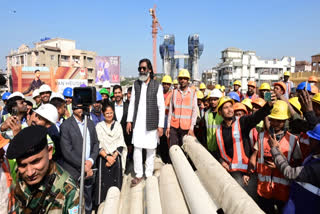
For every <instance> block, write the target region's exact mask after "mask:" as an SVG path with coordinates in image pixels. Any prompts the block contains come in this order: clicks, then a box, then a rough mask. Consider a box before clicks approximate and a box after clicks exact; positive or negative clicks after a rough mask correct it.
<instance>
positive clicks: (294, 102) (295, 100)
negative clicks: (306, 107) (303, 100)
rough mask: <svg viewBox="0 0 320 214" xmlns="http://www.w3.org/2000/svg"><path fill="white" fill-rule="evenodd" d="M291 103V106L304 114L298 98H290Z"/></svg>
mask: <svg viewBox="0 0 320 214" xmlns="http://www.w3.org/2000/svg"><path fill="white" fill-rule="evenodd" d="M289 103H290V104H291V105H293V106H294V107H295V108H296V109H298V110H299V112H300V114H302V112H301V104H300V102H299V99H298V97H292V98H290V99H289Z"/></svg>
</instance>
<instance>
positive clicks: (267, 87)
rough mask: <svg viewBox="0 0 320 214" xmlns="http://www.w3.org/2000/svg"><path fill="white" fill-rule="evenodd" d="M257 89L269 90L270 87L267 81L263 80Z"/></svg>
mask: <svg viewBox="0 0 320 214" xmlns="http://www.w3.org/2000/svg"><path fill="white" fill-rule="evenodd" d="M259 90H269V91H270V90H271V87H270V85H269V83H267V82H264V83H262V84H261V85H260V88H259Z"/></svg>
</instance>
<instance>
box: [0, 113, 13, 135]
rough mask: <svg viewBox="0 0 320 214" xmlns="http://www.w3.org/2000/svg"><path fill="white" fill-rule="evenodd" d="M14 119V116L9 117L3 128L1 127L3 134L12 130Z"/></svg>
mask: <svg viewBox="0 0 320 214" xmlns="http://www.w3.org/2000/svg"><path fill="white" fill-rule="evenodd" d="M12 118H13V116H11V117H8V118H7V119H6V120H5V121H4V122H3V123H2V126H1V131H2V132H5V131H7V130H8V129H9V128H10V123H11V120H12Z"/></svg>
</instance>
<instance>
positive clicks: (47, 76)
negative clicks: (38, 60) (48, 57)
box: [11, 66, 88, 96]
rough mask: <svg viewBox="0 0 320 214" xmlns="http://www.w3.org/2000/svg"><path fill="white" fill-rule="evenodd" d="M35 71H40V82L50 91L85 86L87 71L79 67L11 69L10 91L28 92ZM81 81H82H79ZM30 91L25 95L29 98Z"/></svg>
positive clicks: (16, 67)
mask: <svg viewBox="0 0 320 214" xmlns="http://www.w3.org/2000/svg"><path fill="white" fill-rule="evenodd" d="M35 70H40V80H41V81H43V82H45V84H47V85H49V86H50V87H51V89H52V91H55V92H58V91H61V90H63V89H62V87H64V86H65V87H68V86H71V87H72V88H73V87H78V86H80V84H86V85H87V82H88V80H87V78H88V71H87V69H86V68H80V67H76V68H75V67H55V68H54V67H50V68H49V67H27V66H24V67H21V66H14V67H12V68H11V74H12V90H13V91H20V92H22V93H24V92H28V91H29V90H28V89H29V87H30V85H31V83H32V81H33V80H34V79H35V73H34V71H35ZM80 80H82V81H80ZM31 94H32V91H29V92H28V93H27V94H26V95H27V96H31Z"/></svg>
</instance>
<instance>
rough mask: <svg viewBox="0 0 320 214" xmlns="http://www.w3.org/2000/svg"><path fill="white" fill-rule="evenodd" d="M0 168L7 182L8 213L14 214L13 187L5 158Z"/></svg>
mask: <svg viewBox="0 0 320 214" xmlns="http://www.w3.org/2000/svg"><path fill="white" fill-rule="evenodd" d="M1 167H2V169H3V172H4V173H5V175H6V180H7V187H8V188H9V195H8V199H9V204H8V213H16V212H15V211H14V208H15V207H14V205H15V198H14V187H13V184H12V177H11V174H10V167H9V163H8V160H7V158H5V159H4V161H3V163H2V164H1Z"/></svg>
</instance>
